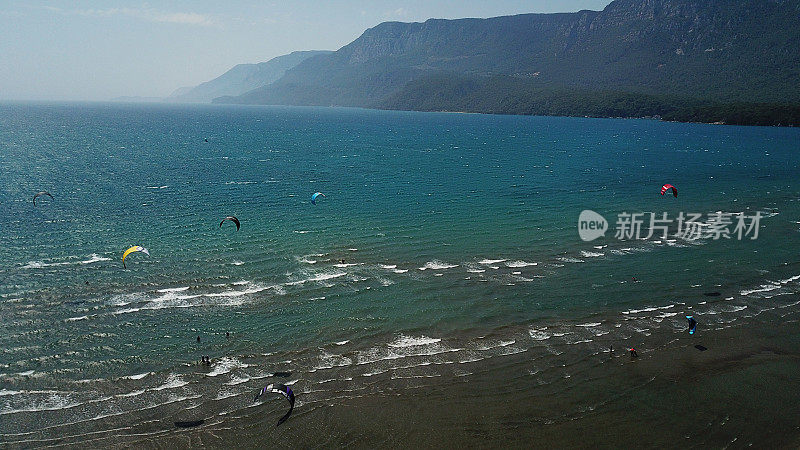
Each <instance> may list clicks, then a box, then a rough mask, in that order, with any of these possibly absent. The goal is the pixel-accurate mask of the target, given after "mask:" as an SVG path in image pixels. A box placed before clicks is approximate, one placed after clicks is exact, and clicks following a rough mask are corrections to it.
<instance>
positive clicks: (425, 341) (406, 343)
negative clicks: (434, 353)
mask: <svg viewBox="0 0 800 450" xmlns="http://www.w3.org/2000/svg"><path fill="white" fill-rule="evenodd" d="M441 341H442V340H441V339H438V338H430V337H427V336H420V337H413V336H400V337H399V338H397V339H396V340H395V341H394V342H392V343H390V344H389V347H395V348H402V347H414V346H418V345H429V344H435V343H437V342H441Z"/></svg>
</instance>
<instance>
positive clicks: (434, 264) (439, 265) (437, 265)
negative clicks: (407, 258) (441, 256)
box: [419, 260, 458, 270]
mask: <svg viewBox="0 0 800 450" xmlns="http://www.w3.org/2000/svg"><path fill="white" fill-rule="evenodd" d="M454 267H458V264H447V263H444V262H441V261H437V260H433V261H428V262H426V263H425V265H424V266H422V267H419V270H428V269H431V270H441V269H452V268H454Z"/></svg>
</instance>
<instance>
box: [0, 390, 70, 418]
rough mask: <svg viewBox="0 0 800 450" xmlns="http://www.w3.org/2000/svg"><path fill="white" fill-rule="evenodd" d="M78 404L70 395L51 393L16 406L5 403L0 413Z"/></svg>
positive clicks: (7, 413) (68, 406)
mask: <svg viewBox="0 0 800 450" xmlns="http://www.w3.org/2000/svg"><path fill="white" fill-rule="evenodd" d="M80 404H81V403H80V402H77V401H75V400H73V399H72V398H71V397H70V395H63V394H59V393H51V394H49V395H47V396H46V397H44V398H42V399H38V400H34V401H31V400H30V399H27V401H26V404H25V405H24V406H23V405H20V406H18V407H14V406H12V405H10V404H6V407H5V408H3V409H0V415H9V414H18V413H25V412H39V411H56V410H60V409H68V408H74V407H76V406H78V405H80Z"/></svg>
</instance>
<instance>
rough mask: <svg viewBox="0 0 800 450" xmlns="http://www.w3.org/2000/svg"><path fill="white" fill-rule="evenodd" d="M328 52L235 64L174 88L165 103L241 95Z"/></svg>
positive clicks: (305, 53)
mask: <svg viewBox="0 0 800 450" xmlns="http://www.w3.org/2000/svg"><path fill="white" fill-rule="evenodd" d="M328 53H331V52H329V51H322V50H312V51H298V52H292V53H290V54H288V55H283V56H278V57H276V58H272V59H270V60H269V61H267V62H262V63H258V64H238V65H236V66H234V67H233V68H232V69H230V70H229V71H227V72H225V73H224V74H222V75H220V76H219V77H217V78H214V79H213V80H211V81H207V82H205V83H201V84H199V85H197V86H194V87H183V88H179V89H177V90H176V91H175V92H173V93H172V95H170V96H169V97H167V98H166V101H171V102H200V103H208V102H210V101H211V100H213V99H214V98H216V97H222V96H226V95H234V96H235V95H240V94H244V93H246V92H248V91H251V90H253V89H256V88H259V87H261V86H265V85H267V84H270V83H272V82H274V81H276V80H278V79H279V78H280V77H282V76H283V75H284V74H285V73H286V71H287V70H289V69H291V68H292V67H295V66H296V65H298V64H300V63H301V62H303V61H305V60H306V59H308V58H310V57H312V56H317V55H325V54H328Z"/></svg>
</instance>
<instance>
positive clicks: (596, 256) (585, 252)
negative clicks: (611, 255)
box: [581, 250, 605, 258]
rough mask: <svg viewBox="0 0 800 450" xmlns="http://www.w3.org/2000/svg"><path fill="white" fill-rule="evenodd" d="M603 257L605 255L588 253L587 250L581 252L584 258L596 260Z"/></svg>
mask: <svg viewBox="0 0 800 450" xmlns="http://www.w3.org/2000/svg"><path fill="white" fill-rule="evenodd" d="M604 255H605V253H600V252H590V251H587V250H581V256H583V257H584V258H598V257H600V256H604Z"/></svg>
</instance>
